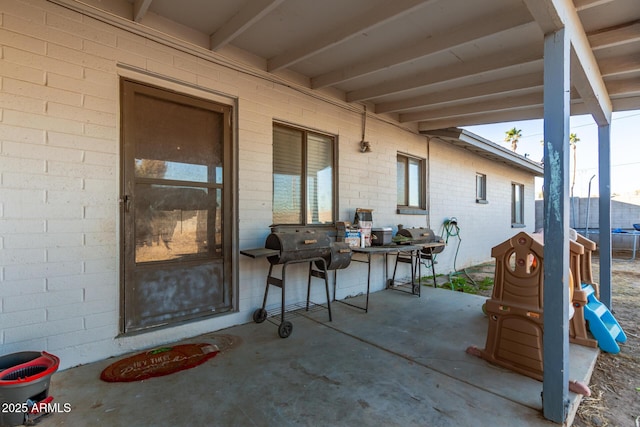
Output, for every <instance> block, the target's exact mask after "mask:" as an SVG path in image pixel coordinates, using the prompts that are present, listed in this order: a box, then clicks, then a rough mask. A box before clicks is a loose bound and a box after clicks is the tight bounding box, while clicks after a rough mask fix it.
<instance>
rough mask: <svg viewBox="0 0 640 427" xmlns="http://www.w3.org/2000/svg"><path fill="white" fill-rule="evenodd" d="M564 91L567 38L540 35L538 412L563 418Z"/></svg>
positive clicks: (566, 159)
mask: <svg viewBox="0 0 640 427" xmlns="http://www.w3.org/2000/svg"><path fill="white" fill-rule="evenodd" d="M569 94H570V40H569V34H568V33H567V32H566V31H565V29H564V28H563V29H560V30H558V31H555V32H552V33H549V34H547V35H545V38H544V183H545V184H544V212H545V215H544V216H545V222H544V251H545V254H549V255H551V256H548V257H545V258H544V301H543V303H544V336H543V364H544V365H543V366H544V373H543V387H542V393H543V405H542V406H543V408H542V409H543V415H544V417H545V418H547V419H549V420H551V421H554V422H557V423H563V422H564V421H565V419H566V417H567V412H568V402H569V400H568V395H569V386H568V385H569V304H570V301H569V286H568V282H569V114H570V113H569V105H570V104H569V102H570V99H569Z"/></svg>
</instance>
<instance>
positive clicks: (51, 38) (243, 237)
mask: <svg viewBox="0 0 640 427" xmlns="http://www.w3.org/2000/svg"><path fill="white" fill-rule="evenodd" d="M188 36H189V37H197V35H194V34H189V35H188ZM0 40H1V42H0V236H1V237H0V324H2V329H0V345H1V346H2V350H3V352H12V351H21V350H25V349H30V350H33V349H43V350H47V351H51V352H53V353H54V354H57V355H58V356H60V357H61V359H62V367H63V368H66V367H70V366H74V365H76V364H79V363H88V362H91V361H94V360H98V359H102V358H105V357H108V356H113V355H118V354H122V353H125V352H127V351H131V350H136V349H140V348H147V347H151V346H154V345H160V344H163V343H167V342H172V341H175V340H178V339H181V338H184V337H189V336H195V335H198V334H201V333H205V332H210V331H212V330H217V329H221V328H225V327H228V326H231V325H234V324H239V323H244V322H248V321H250V317H251V313H252V311H253V310H254V309H255V308H257V307H258V306H259V305H260V304H261V302H262V296H263V292H264V283H265V276H266V273H267V268H268V264H267V262H266V261H265V260H251V259H248V258H246V257H240V258H238V262H239V278H238V279H239V280H238V282H239V300H238V308H239V312H238V313H232V314H228V315H224V316H219V317H216V318H212V319H208V320H204V321H200V322H194V323H190V324H187V325H181V326H177V327H175V328H170V329H164V330H158V331H153V332H149V333H146V334H143V335H138V336H135V337H124V338H116V336H117V334H118V319H119V312H118V310H119V298H120V291H119V289H120V284H119V238H120V236H119V217H118V215H119V207H118V186H119V166H118V165H119V155H120V148H119V147H120V146H119V144H120V143H119V138H118V135H119V122H118V121H119V119H118V114H119V102H118V98H119V78H120V77H121V76H125V77H131V78H134V79H137V80H140V81H143V82H147V83H151V84H156V85H160V86H163V87H166V88H167V89H171V90H177V91H180V92H184V93H188V94H192V95H195V96H202V97H207V98H210V99H214V100H216V101H220V102H226V103H229V104H232V105H233V104H235V106H236V114H237V116H236V118H237V124H236V126H237V129H236V132H237V141H238V151H237V157H238V158H237V161H238V166H239V167H238V171H237V177H238V202H239V204H238V210H237V212H238V227H239V228H238V230H239V240H238V242H237V247H238V249H245V248H251V247H261V246H263V245H264V239H265V238H266V236H267V234H268V232H269V229H268V226H269V225H270V224H271V203H272V202H271V154H272V152H271V138H272V136H271V133H272V124H273V121H274V120H276V121H283V122H286V123H291V124H295V125H298V126H303V127H308V128H311V129H316V130H319V131H322V132H327V133H330V134H334V135H336V137H337V140H338V147H339V154H340V159H339V171H338V173H339V184H340V186H339V197H340V198H339V206H340V211H339V219H340V220H348V221H351V220H352V219H353V214H354V211H355V208H357V207H368V208H372V209H374V221H375V224H376V225H393V226H395V225H396V224H398V223H403V224H404V225H405V226H425V225H428V224H426V218H425V217H424V216H402V215H397V214H396V213H395V204H396V184H395V177H396V155H397V152H403V153H407V154H411V155H414V156H418V157H422V158H426V157H427V144H426V138H425V137H423V136H419V135H415V134H413V133H411V132H408V131H406V130H403V129H400V128H398V127H397V126H394V125H392V124H389V123H385V122H383V121H380V120H374V119H371V120H368V122H367V129H366V131H367V133H366V136H365V137H366V139H367V140H368V141H370V142H371V146H372V148H373V151H372V152H371V153H368V154H362V153H360V152H359V144H358V143H359V141H360V139H361V132H362V128H361V123H362V121H361V120H362V116H361V114H360V112H359V111H355V110H354V108H355V107H354V106H350V107H347V108H345V106H346V104H345V105H337V104H336V103H329V102H323V101H320V100H318V99H316V98H314V97H310V96H308V95H307V94H305V93H303V92H301V91H297V90H294V89H291V88H288V87H284V86H282V85H279V84H277V83H276V82H273V81H268V80H265V79H261V78H258V77H255V76H253V75H249V74H247V73H244V72H242V71H240V70H236V69H230V68H226V67H223V66H221V65H218V64H216V63H214V62H211V61H209V60H207V59H206V55H204V56H196V55H192V54H189V53H186V52H181V51H178V50H176V49H174V48H170V47H167V46H164V45H162V44H160V43H158V42H155V41H153V40H151V39H150V38H143V37H140V36H138V35H135V34H132V33H129V32H126V31H124V30H122V29H118V28H115V27H111V26H109V25H107V24H105V23H102V22H99V21H97V20H94V19H92V18H88V17H85V16H82V15H80V14H78V13H75V12H73V11H70V10H67V9H64V8H61V7H58V6H56V5H53V4H51V3H48V2H46V1H44V0H31V1H21V0H4V1H3V5H2V10H1V11H0ZM203 51H204V50H203ZM430 168H431V172H430V176H431V188H432V194H431V201H432V206H431V209H432V216H431V218H432V224H431V227H432V228H434V229H436V230H437V229H438V226H439V224H441V221H442V219H443V218H444V217H447V216H451V215H455V216H457V217H458V218H459V219H460V223H461V226H462V227H463V232H464V233H467V234H465V239H468V240H466V241H469V242H473V241H474V239H478V238H480V239H483V238H484V239H489V236H491V237H494V240H495V238H496V236H499V235H505V236H504V238H507V237H508V236H506V234H507V232H510V231H512V230H510V229H509V228H508V226H507V225H503V224H502V223H503V221H502V218H503V217H504V218H506V221H505V224H506V223H508V222H509V219H508V218H509V215H510V214H509V213H508V212H506V213H505V212H495V211H492V210H491V209H495V208H497V207H498V205H499V203H497V202H498V200H502V201H504V200H505V198H506V200H508V199H509V198H510V187H509V188H506V187H505V188H503V186H504V185H503V184H500V185H496V186H495V187H494V186H492V185H491V183H492V179H494V178H493V177H494V175H495V179H496V181H499V180H504V179H505V177H507V176H509V173H510V171H509V170H507V169H506V168H504V167H501V166H494V165H491V164H490V163H489V162H487V161H486V160H480V159H477V158H475V157H473V156H470V155H469V154H467V153H463V152H461V151H460V150H455V149H452V148H450V147H447V146H446V145H444V144H442V143H438V142H437V141H436V142H433V143H432V152H431V159H430ZM476 170H478V171H483V170H486V173H487V176H488V183H489V185H488V190H489V197H490V198H491V203H490V204H489V205H488V207H486V206H483V207H480V206H477V205H475V196H474V195H475V178H474V177H475V172H476ZM467 174H468V175H469V180H468V181H469V182H467V179H466V175H467ZM463 175H464V178H465V179H460V177H461V176H463ZM522 179H523V181H525V180H526V179H530V178H527V177H525V176H523V178H522ZM531 180H532V179H531ZM452 182H457V184H456V185H452V184H451V183H452ZM523 183H524V184H525V186H526V188H527V191H529V187H531V193H532V192H533V185H532V183H531V185H530V186H529V185H528V182H523ZM527 197H529V194H527ZM494 198H495V201H496V203H495V204H494V203H493V200H494ZM494 206H495V208H494ZM498 217H499V218H500V220H499V221H498V220H496V219H497V218H498ZM483 224H484V225H487V226H485V227H482V226H481V225H483ZM501 240H504V239H503V238H501ZM448 252H449V254H448V256H449V258H443V261H442V262H441V264H440V266H441V267H440V268H445V269H446V268H452V267H453V264H452V259H451V252H453V251H452V250H451V249H449V250H448ZM473 253H474V251H473V248H470V247H465V246H462V249H461V253H460V255H459V258H458V262H459V263H467V264H468V263H469V262H470V261H472V258H473V256H474V255H472V254H473ZM360 267H362V268H360ZM381 268H382V263H381V260H377V261H376V264H375V265H374V267H373V269H374V272H375V271H378V273H377V274H378V277H381V272H382V270H381ZM339 276H340V279H339V288H340V289H339V294H338V297H342V296H345V295H355V294H357V293H361V292H363V291H364V290H365V286H366V267H365V266H363V265H360V264H358V265H357V266H354V267H351V268H349V269H347V270H344V271H341V272H340V274H339ZM289 279H290V280H298V279H299V280H301V281H302V282H303V283H304V282H306V269H305V268H303V267H300V268H297V269H292V274H291V275H290V276H289ZM374 282H375V283H373V287H372V289H373V290H379V289H382V288H383V286H384V283H382V280H380V281H375V280H374ZM303 288H304V286H300V287H299V289H297V288H296V287H292V288H291V292H289V291H288V293H287V296H288V299H289V300H291V301H299V300H302V299H304V297H305V296H304V289H303ZM274 294H275V295H274ZM271 296H272V298H271V301H270V302H276V301H277V300H278V298H279V296H278V295H277V293H275V292H273V293H272V295H271ZM315 298H317V299H319V300H320V301H322V300H323V290H322V286H320V285H314V293H313V295H312V299H315Z"/></svg>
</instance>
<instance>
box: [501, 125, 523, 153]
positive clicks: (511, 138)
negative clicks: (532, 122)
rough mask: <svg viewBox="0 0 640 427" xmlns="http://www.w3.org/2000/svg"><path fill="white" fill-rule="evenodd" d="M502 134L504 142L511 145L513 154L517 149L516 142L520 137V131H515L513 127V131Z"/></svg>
mask: <svg viewBox="0 0 640 427" xmlns="http://www.w3.org/2000/svg"><path fill="white" fill-rule="evenodd" d="M504 134H505V137H504V140H505V142H510V143H511V150H512V151H513V152H514V153H515V152H516V150H517V149H518V141H519V140H520V138H521V137H522V130H520V129H516V128H515V127H514V128H513V129H509V130H508V131H506V132H505V133H504Z"/></svg>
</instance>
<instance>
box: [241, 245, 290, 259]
mask: <svg viewBox="0 0 640 427" xmlns="http://www.w3.org/2000/svg"><path fill="white" fill-rule="evenodd" d="M240 253H241V254H242V255H245V256H248V257H250V258H254V259H255V258H267V257H270V256H274V255H280V251H278V250H275V249H268V248H254V249H244V250H241V251H240Z"/></svg>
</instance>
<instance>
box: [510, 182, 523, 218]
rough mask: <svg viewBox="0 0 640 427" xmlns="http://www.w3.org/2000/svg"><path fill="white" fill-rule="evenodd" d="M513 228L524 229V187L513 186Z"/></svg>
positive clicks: (515, 184) (513, 184)
mask: <svg viewBox="0 0 640 427" xmlns="http://www.w3.org/2000/svg"><path fill="white" fill-rule="evenodd" d="M511 226H512V227H524V185H522V184H517V183H512V184H511Z"/></svg>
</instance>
